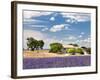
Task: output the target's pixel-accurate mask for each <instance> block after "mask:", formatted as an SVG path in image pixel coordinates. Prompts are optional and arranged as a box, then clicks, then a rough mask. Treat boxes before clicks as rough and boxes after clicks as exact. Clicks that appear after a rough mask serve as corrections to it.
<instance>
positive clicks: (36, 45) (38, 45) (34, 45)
mask: <svg viewBox="0 0 100 80" xmlns="http://www.w3.org/2000/svg"><path fill="white" fill-rule="evenodd" d="M43 46H44V41H43V40H36V39H34V38H32V37H29V38H27V47H28V49H31V50H39V49H43Z"/></svg>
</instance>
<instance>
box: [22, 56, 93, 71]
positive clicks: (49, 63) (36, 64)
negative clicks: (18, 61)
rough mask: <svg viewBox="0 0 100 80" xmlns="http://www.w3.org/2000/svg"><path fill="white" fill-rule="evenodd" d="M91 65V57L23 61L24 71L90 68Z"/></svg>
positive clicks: (29, 59)
mask: <svg viewBox="0 0 100 80" xmlns="http://www.w3.org/2000/svg"><path fill="white" fill-rule="evenodd" d="M90 65H91V57H90V56H69V57H53V58H24V59H23V69H39V68H60V67H77V66H90Z"/></svg>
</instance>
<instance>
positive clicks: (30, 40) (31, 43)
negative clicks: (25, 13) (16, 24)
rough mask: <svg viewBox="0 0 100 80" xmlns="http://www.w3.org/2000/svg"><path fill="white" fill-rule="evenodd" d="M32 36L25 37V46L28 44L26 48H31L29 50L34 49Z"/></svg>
mask: <svg viewBox="0 0 100 80" xmlns="http://www.w3.org/2000/svg"><path fill="white" fill-rule="evenodd" d="M34 44H35V43H34V38H32V37H30V38H27V46H28V49H31V50H34V47H33V46H34Z"/></svg>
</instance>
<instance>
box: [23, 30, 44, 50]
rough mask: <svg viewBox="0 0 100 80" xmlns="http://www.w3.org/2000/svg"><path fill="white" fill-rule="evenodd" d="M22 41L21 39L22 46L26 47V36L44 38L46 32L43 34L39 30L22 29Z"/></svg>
mask: <svg viewBox="0 0 100 80" xmlns="http://www.w3.org/2000/svg"><path fill="white" fill-rule="evenodd" d="M23 37H24V39H23V40H24V41H23V45H24V48H27V45H26V42H27V38H28V37H33V38H35V39H37V40H41V39H44V38H45V37H46V34H43V33H41V32H39V31H35V30H24V35H23Z"/></svg>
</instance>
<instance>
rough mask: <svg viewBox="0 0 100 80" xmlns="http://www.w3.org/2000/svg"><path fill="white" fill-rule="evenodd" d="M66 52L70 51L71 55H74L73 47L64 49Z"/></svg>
mask: <svg viewBox="0 0 100 80" xmlns="http://www.w3.org/2000/svg"><path fill="white" fill-rule="evenodd" d="M66 52H68V53H71V54H72V55H75V48H69V49H67V50H66Z"/></svg>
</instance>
